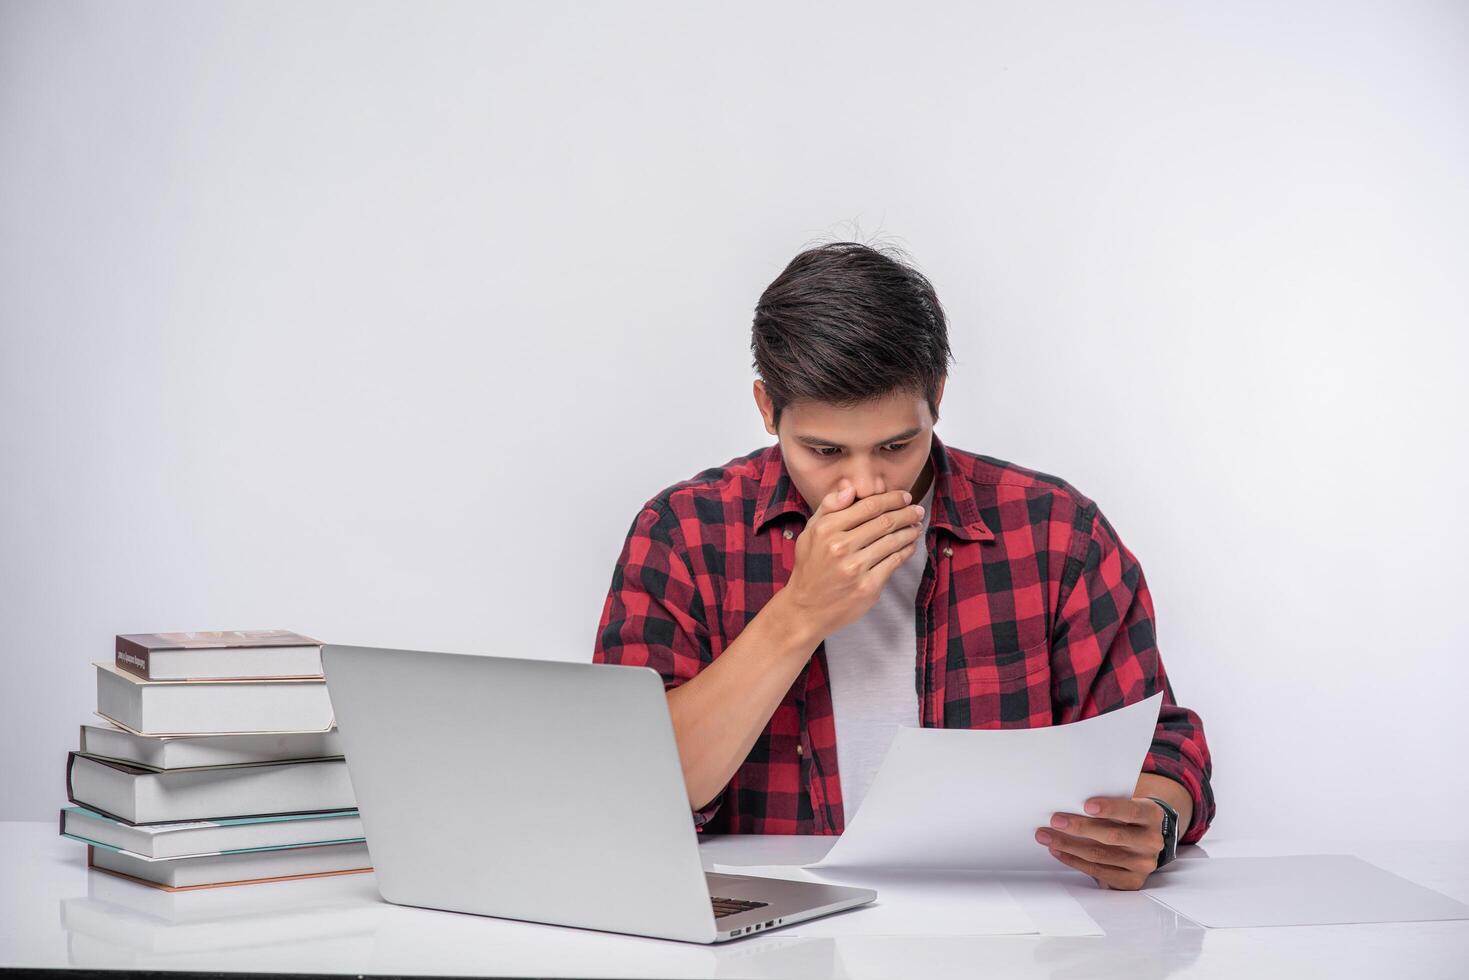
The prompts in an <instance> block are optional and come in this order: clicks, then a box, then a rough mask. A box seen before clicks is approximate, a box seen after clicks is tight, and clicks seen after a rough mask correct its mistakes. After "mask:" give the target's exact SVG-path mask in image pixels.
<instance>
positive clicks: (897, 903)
mask: <svg viewBox="0 0 1469 980" xmlns="http://www.w3.org/2000/svg"><path fill="white" fill-rule="evenodd" d="M714 870H715V871H718V872H719V873H721V874H732V875H758V876H759V877H762V878H784V879H786V880H787V881H812V882H816V883H818V884H823V885H855V886H858V887H862V888H872V889H874V890H876V892H877V898H876V899H875V900H874V901H872V902H869V903H868V904H866V905H862V906H858V907H857V908H855V909H850V910H848V911H846V912H838V913H836V914H835V915H826V916H822V917H821V918H819V919H812V920H810V921H809V922H800V923H797V924H796V925H793V926H791V927H790V932H795V933H799V934H800V935H801V936H802V937H810V938H830V937H833V936H1011V935H1034V934H1035V933H1036V932H1038V931H1039V930H1038V929H1037V928H1036V925H1035V923H1034V922H1033V921H1031V918H1030V916H1029V915H1027V914H1026V913H1025V910H1024V909H1022V908H1021V907H1020V906H1019V905H1018V904H1016V902H1015V900H1014V899H1013V898H1012V897H1011V896H1010V892H1009V891H1008V890H1007V889H1006V888H1005V886H1004V885H1003V884H1001V883H999V882H997V881H989V880H985V879H983V878H978V877H976V876H973V875H963V874H947V873H937V874H934V873H929V874H922V875H920V874H915V873H913V872H905V871H890V870H881V871H871V870H868V871H861V872H851V871H849V870H846V869H840V870H838V869H826V868H823V869H811V868H801V867H797V866H796V865H792V864H772V865H760V866H756V867H746V866H744V865H734V864H715V865H714Z"/></svg>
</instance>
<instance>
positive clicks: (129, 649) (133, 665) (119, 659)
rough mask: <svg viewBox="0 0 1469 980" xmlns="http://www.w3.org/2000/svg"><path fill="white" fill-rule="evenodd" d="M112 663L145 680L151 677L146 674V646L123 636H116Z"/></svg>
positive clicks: (119, 668)
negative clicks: (115, 649)
mask: <svg viewBox="0 0 1469 980" xmlns="http://www.w3.org/2000/svg"><path fill="white" fill-rule="evenodd" d="M113 663H114V664H115V665H116V666H117V669H118V670H125V671H127V672H128V673H129V674H133V675H135V676H137V677H141V678H143V680H145V681H150V680H152V679H153V678H151V677H149V676H148V648H147V647H145V646H143V644H141V643H138V642H136V641H134V640H129V639H128V638H127V637H125V636H119V637H118V638H117V652H116V655H115V658H114V660H113Z"/></svg>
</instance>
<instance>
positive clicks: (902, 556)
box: [867, 531, 918, 591]
mask: <svg viewBox="0 0 1469 980" xmlns="http://www.w3.org/2000/svg"><path fill="white" fill-rule="evenodd" d="M914 537H915V538H916V537H917V532H916V531H915V532H914ZM917 548H918V542H917V541H916V540H913V541H909V542H908V543H907V544H905V545H902V546H901V547H899V548H898V549H897V550H896V551H894V552H893V553H892V554H890V555H888V556H887V557H886V558H884V559H883V560H882V561H880V562H878V563H877V564H876V565H873V566H872V568H871V569H869V570H868V572H867V576H868V578H869V580H870V581H871V582H872V587H873V588H875V589H877V590H879V591H880V590H881V589H882V587H883V586H884V585H886V584H887V581H888V579H889V578H891V577H892V574H893V572H896V571H897V570H898V569H899V568H901V567H902V565H903V562H905V561H907V560H908V559H909V558H911V557H913V552H914V551H916V550H917Z"/></svg>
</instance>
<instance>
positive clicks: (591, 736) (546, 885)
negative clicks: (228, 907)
mask: <svg viewBox="0 0 1469 980" xmlns="http://www.w3.org/2000/svg"><path fill="white" fill-rule="evenodd" d="M321 661H322V667H323V670H324V671H325V673H326V682H327V688H328V690H329V692H330V694H331V700H332V707H333V708H334V709H335V711H336V717H337V727H338V729H339V730H340V734H341V738H342V743H343V747H344V751H345V753H346V756H347V771H348V774H349V775H350V776H351V779H352V786H353V789H354V790H355V792H356V795H357V803H358V807H359V808H360V809H361V811H362V824H363V829H364V832H365V834H366V836H367V846H368V850H369V851H370V852H371V855H372V863H373V867H374V868H375V869H376V871H377V875H376V877H377V886H378V890H379V892H381V893H382V897H383V898H384V899H386V900H387V901H389V902H394V903H397V904H400V905H416V906H422V907H424V908H433V909H447V910H450V911H454V912H473V913H476V914H479V915H493V916H499V917H501V918H507V919H521V920H525V921H529V922H546V923H553V924H555V925H564V926H579V927H582V928H586V929H600V930H605V931H608V932H622V933H630V934H633V935H639V936H655V937H659V938H663V939H679V940H684V941H687V942H696V943H717V942H724V941H726V940H730V939H737V938H739V937H742V936H752V935H755V934H757V933H761V932H764V931H766V930H767V929H775V928H779V927H781V926H787V925H791V924H792V923H796V922H803V921H805V920H807V919H811V918H815V917H816V916H819V915H826V914H828V913H831V912H839V911H841V910H843V909H849V908H853V907H855V906H858V905H863V904H865V903H867V902H870V901H872V900H873V899H874V898H876V897H877V893H876V892H875V891H873V890H871V889H867V888H844V887H838V886H834V885H820V884H814V883H810V882H795V881H780V880H777V879H771V878H758V877H751V876H747V875H724V874H712V873H706V872H705V871H704V870H703V867H702V866H701V864H700V861H699V853H698V851H699V845H698V841H697V835H696V833H695V831H694V826H693V821H692V819H691V817H690V815H689V802H688V795H687V791H686V790H685V788H684V781H683V769H682V767H681V766H680V764H679V759H678V748H677V744H676V743H675V741H674V738H673V725H672V723H671V722H670V720H669V716H668V703H667V701H666V699H665V694H664V691H663V681H662V679H661V678H660V677H659V675H658V673H657V672H656V671H654V670H651V669H649V668H647V667H622V666H613V665H610V664H581V663H562V662H555V661H538V660H520V659H512V658H508V657H477V656H465V655H461V654H451V653H420V652H414V651H409V650H383V649H375V648H371V647H351V646H335V645H327V646H325V647H323V649H322V657H321Z"/></svg>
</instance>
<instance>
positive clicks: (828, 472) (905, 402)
mask: <svg viewBox="0 0 1469 980" xmlns="http://www.w3.org/2000/svg"><path fill="white" fill-rule="evenodd" d="M938 394H939V397H938V398H936V399H935V401H938V400H939V399H941V398H942V397H943V386H942V384H941V385H940V386H939V393H938ZM755 401H756V404H757V405H758V406H759V407H760V414H761V416H762V417H763V418H764V420H765V431H766V432H769V433H770V434H771V435H773V436H776V437H777V438H778V439H779V441H780V451H781V455H782V456H783V457H784V459H785V465H786V470H787V471H788V472H789V473H790V475H791V479H792V481H793V482H794V483H795V484H796V489H797V490H799V491H801V496H802V497H804V498H806V502H807V503H808V504H810V505H811V509H812V510H815V509H816V508H817V507H818V506H819V505H820V504H821V499H822V498H823V497H825V496H826V495H827V494H828V493H830V492H831V491H833V490H837V489H840V487H841V485H842V483H843V482H844V481H845V482H848V483H850V484H851V485H852V486H853V488H855V490H856V492H857V499H859V500H860V499H861V498H863V497H869V496H871V495H873V494H876V493H885V492H886V491H888V490H908V491H910V492H913V494H914V497H913V499H914V501H915V502H917V501H918V500H919V499H920V497H921V495H922V493H923V492H926V491H927V489H928V485H927V480H926V479H923V478H924V477H925V470H926V468H927V465H928V454H929V449H930V447H931V446H932V443H933V423H934V419H933V413H932V412H931V411H929V408H928V402H927V401H926V400H925V399H924V398H923V396H922V395H915V394H910V393H906V392H893V393H891V394H888V395H885V396H883V397H882V398H879V399H875V400H873V401H870V402H865V403H863V404H861V405H854V406H852V407H850V408H841V407H838V406H835V405H830V404H826V403H823V402H796V403H794V404H791V405H787V406H786V408H785V411H783V412H781V416H780V428H779V431H777V430H776V426H775V424H774V412H773V406H772V405H771V402H770V399H769V397H768V396H767V395H766V394H765V386H764V385H763V384H762V383H761V382H759V381H756V382H755ZM920 480H922V482H923V485H922V486H921V487H920V486H918V485H917V484H918V483H919V482H920ZM915 491H917V492H915Z"/></svg>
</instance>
